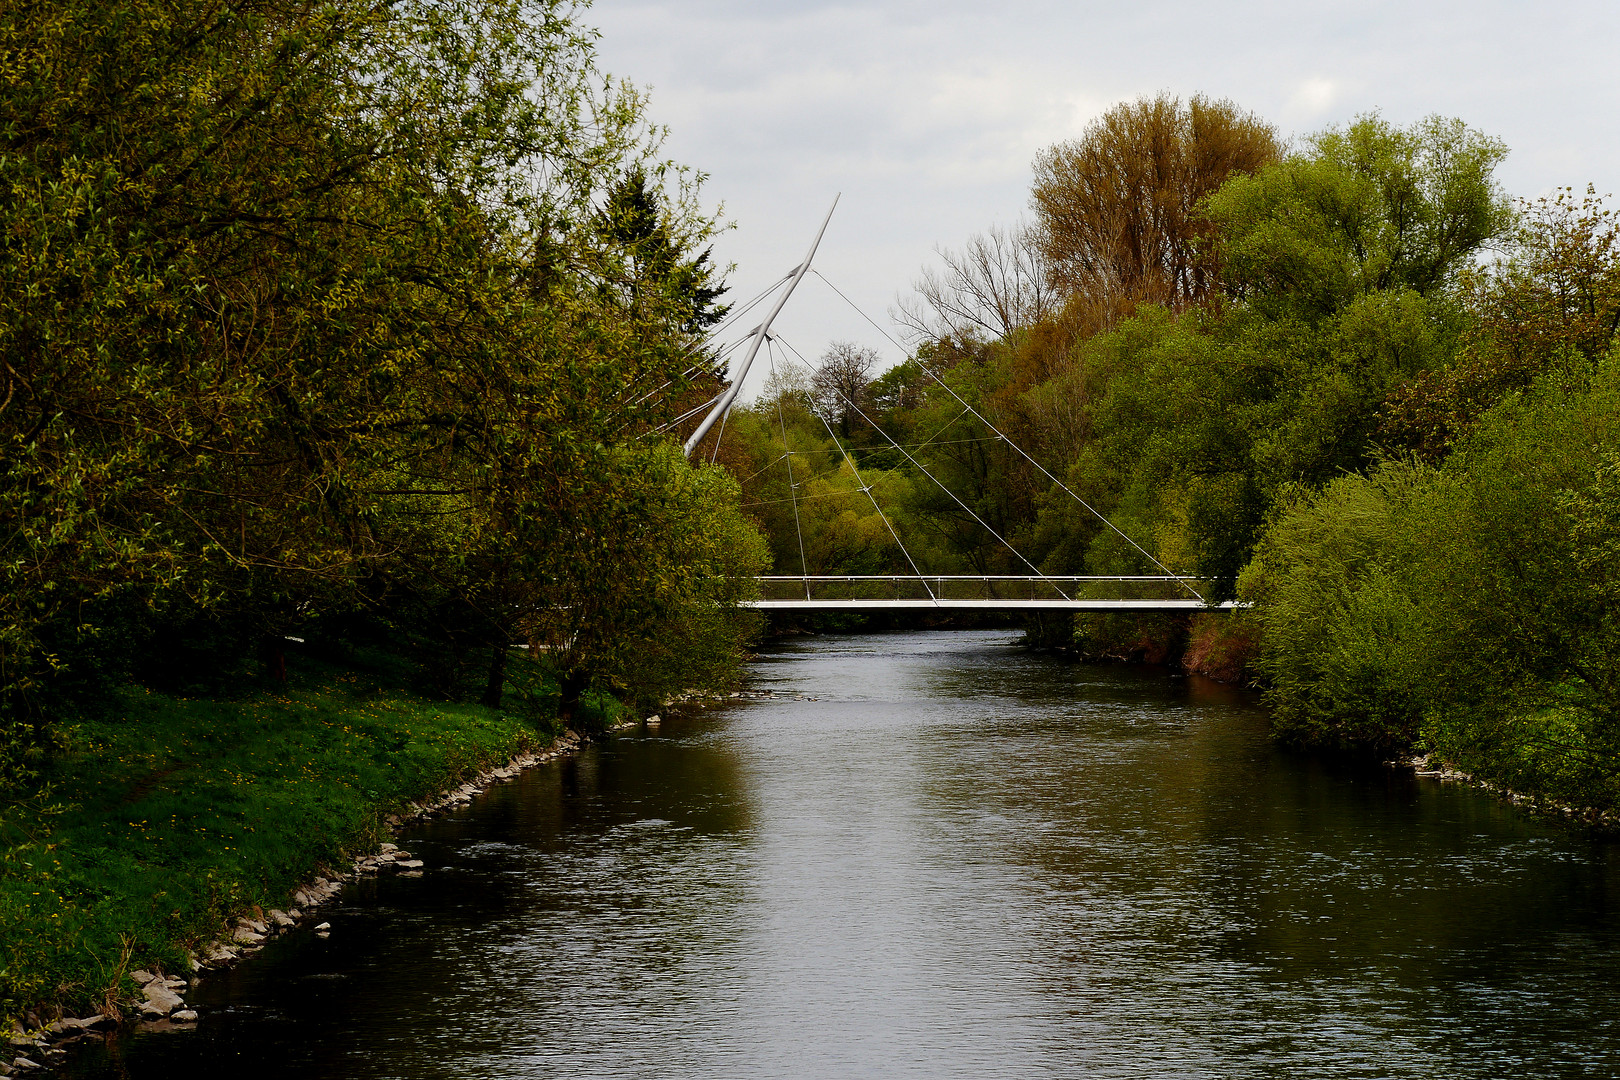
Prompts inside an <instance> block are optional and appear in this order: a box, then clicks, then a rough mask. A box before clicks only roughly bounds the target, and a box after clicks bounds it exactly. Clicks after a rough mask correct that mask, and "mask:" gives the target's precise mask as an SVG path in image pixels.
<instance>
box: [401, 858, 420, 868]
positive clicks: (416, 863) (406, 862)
mask: <svg viewBox="0 0 1620 1080" xmlns="http://www.w3.org/2000/svg"><path fill="white" fill-rule="evenodd" d="M394 865H395V866H397V867H399V868H400V869H401V870H420V869H422V860H421V859H401V860H400V861H398V862H396V863H395V864H394Z"/></svg>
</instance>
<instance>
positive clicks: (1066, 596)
mask: <svg viewBox="0 0 1620 1080" xmlns="http://www.w3.org/2000/svg"><path fill="white" fill-rule="evenodd" d="M776 340H778V341H780V342H781V343H782V345H783V346H784V347H785V348H787V349H789V350H791V351H792V353H793V355H794V356H795V357H797V358H798V361H799V363H801V364H803V365H804V366H805V368H807V369H810V370H812V371H813V370H814V369H812V368H810V362H809V361H808V360H806V359H805V358H804V356H803V354H802V353H800V352H799V350H798V349H795V348H793V346H792V345H791V344H790V343H789V342H788V341H787V339H786V338H783V337H781V336H777V338H776ZM833 393H835V394H837V395H838V397H839V399H840V400H841V401H843V403H844V404H845V405H846V406H848V407H849V408H850V409H852V410H854V412H855V415H856V416H859V417H860V418H861V419H862V420H865V421H866V422H867V423H868V424H871V425H872V429H873V430H874V431H876V432H877V433H878V434H879V435H882V436H883V437H884V439H886V440H888V443H889V445H890V446H892V447H894V448H895V449H896V450H898V451H900V453H901V454H903V455H904V456H905V459H906V460H907V461H909V462H911V464H912V465H914V466H916V468H917V471H918V472H920V473H922V474H923V475H924V476H926V477H928V479H930V480H932V481H933V482H934V483H935V484H936V485H938V487H939V490H941V491H943V492H944V493H945V494H947V495H949V496H950V497H951V500H952V501H953V502H955V503H956V505H957V506H960V507H961V508H962V509H963V510H966V511H967V513H968V516H969V517H971V518H972V519H973V520H974V521H976V522H978V523H979V525H980V526H981V527H982V528H983V529H984V531H985V532H987V533H989V534H990V535H991V536H993V537H995V538H996V541H997V542H998V543H1000V544H1001V546H1002V547H1004V548H1006V549H1007V550H1008V551H1010V552H1012V553H1013V554H1014V555H1016V556H1018V561H1019V562H1021V563H1023V564H1024V565H1025V566H1027V567H1029V568H1030V569H1031V570H1033V571H1035V575H1036V576H1037V577H1038V578H1040V579H1041V580H1042V581H1044V582H1045V583H1046V584H1047V585H1049V586H1050V587H1051V588H1052V591H1054V592H1056V593H1057V594H1058V595H1059V596H1061V597H1063V599H1065V600H1070V599H1073V598H1072V597H1071V596H1069V594H1068V593H1066V592H1064V591H1063V589H1062V588H1061V587H1059V585H1058V584H1057V582H1055V581H1053V580H1052V579H1051V578H1049V577H1047V576H1046V574H1045V573H1044V572H1042V570H1041V568H1040V567H1038V566H1036V565H1035V564H1034V563H1032V562H1030V561H1029V559H1027V558H1026V557H1025V556H1024V553H1023V552H1022V551H1019V550H1018V549H1017V548H1015V547H1013V545H1012V544H1011V543H1010V542H1009V541H1008V540H1007V538H1006V537H1004V536H1002V535H1001V534H1000V533H998V532H996V530H995V529H993V528H991V527H990V523H989V522H987V521H985V520H984V518H982V517H980V516H979V515H978V514H977V513H976V512H975V511H974V509H973V507H971V506H969V505H968V504H967V503H965V502H963V501H962V500H961V499H960V498H959V497H958V496H957V494H956V492H954V491H952V490H951V489H950V488H948V487H946V486H945V482H944V481H943V480H941V479H940V478H939V477H937V476H935V475H934V474H933V473H931V472H929V471H928V469H927V467H926V466H925V465H923V463H922V462H920V461H918V460H917V459H916V458H914V457H912V456H911V452H910V451H908V450H907V449H906V448H905V447H903V446H901V445H900V444H899V443H897V442H895V441H894V439H893V438H892V437H891V436H890V435H889V433H888V432H887V431H884V430H883V428H882V427H881V426H880V425H879V424H878V422H877V421H876V420H873V419H872V418H871V417H870V416H867V415H866V413H865V411H864V410H862V409H861V407H860V406H859V405H858V404H856V403H855V402H853V401H851V400H850V399H849V398H847V397H845V396H844V395H843V393H842V392H840V391H839V390H837V389H836V388H834V390H833ZM962 415H963V414H962V413H958V414H957V416H956V419H953V420H952V421H951V424H954V423H956V420H959V419H961V417H962ZM945 426H946V427H949V426H950V424H947V425H945ZM944 430H945V428H941V429H940V431H944ZM937 437H938V433H936V434H935V438H937ZM932 441H933V439H930V440H928V442H932ZM923 445H924V446H926V445H927V443H924V444H923Z"/></svg>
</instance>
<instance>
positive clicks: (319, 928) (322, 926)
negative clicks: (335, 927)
mask: <svg viewBox="0 0 1620 1080" xmlns="http://www.w3.org/2000/svg"><path fill="white" fill-rule="evenodd" d="M330 929H332V924H331V923H329V922H323V923H321V924H320V925H319V926H317V927H316V928H315V932H316V933H320V932H321V931H323V930H330Z"/></svg>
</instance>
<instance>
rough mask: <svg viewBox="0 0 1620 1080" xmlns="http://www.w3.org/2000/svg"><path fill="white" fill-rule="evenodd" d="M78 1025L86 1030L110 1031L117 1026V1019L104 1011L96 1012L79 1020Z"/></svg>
mask: <svg viewBox="0 0 1620 1080" xmlns="http://www.w3.org/2000/svg"><path fill="white" fill-rule="evenodd" d="M79 1026H80V1027H82V1028H84V1030H86V1031H111V1030H112V1029H113V1028H115V1027H117V1026H118V1021H117V1020H114V1019H113V1018H112V1017H110V1016H108V1015H106V1014H105V1013H97V1014H96V1015H94V1016H87V1017H85V1018H84V1019H83V1020H80V1021H79Z"/></svg>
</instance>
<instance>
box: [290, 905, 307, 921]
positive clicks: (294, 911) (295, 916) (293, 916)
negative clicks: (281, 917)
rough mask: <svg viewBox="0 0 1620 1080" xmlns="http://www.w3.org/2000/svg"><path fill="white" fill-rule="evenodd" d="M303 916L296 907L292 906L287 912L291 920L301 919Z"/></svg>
mask: <svg viewBox="0 0 1620 1080" xmlns="http://www.w3.org/2000/svg"><path fill="white" fill-rule="evenodd" d="M303 917H304V913H303V912H302V911H299V910H298V909H297V908H293V909H292V910H291V911H289V912H287V918H289V919H291V920H292V921H293V922H297V921H298V920H299V919H302V918H303Z"/></svg>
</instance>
